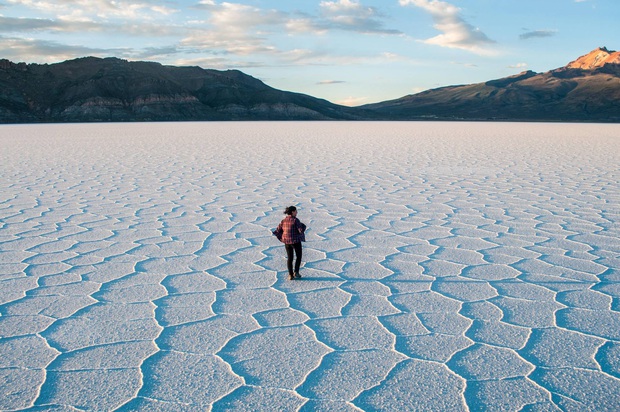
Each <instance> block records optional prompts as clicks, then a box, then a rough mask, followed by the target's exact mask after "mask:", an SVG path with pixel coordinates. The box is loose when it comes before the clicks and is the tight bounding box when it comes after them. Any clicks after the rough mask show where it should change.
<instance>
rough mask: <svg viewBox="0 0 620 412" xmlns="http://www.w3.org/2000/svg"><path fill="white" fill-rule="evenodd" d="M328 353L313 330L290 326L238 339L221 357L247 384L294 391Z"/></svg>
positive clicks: (231, 343) (261, 331) (254, 333)
mask: <svg viewBox="0 0 620 412" xmlns="http://www.w3.org/2000/svg"><path fill="white" fill-rule="evenodd" d="M328 352H329V349H328V348H326V347H325V345H322V344H321V343H319V342H317V341H316V339H315V337H314V333H313V332H312V330H310V329H309V328H307V327H304V326H290V327H279V328H269V329H260V330H258V331H255V332H252V333H248V334H244V335H240V336H237V337H234V338H232V339H231V340H230V341H229V342H228V343H227V345H226V346H225V347H224V348H222V350H221V351H220V352H219V353H218V355H220V356H221V357H222V359H224V360H225V361H226V362H227V363H229V364H230V365H231V367H232V369H233V370H234V371H235V373H236V374H237V375H239V376H242V377H243V380H244V382H245V383H247V384H250V385H256V386H264V387H272V388H285V389H294V388H295V387H297V386H298V385H299V384H301V382H303V381H304V379H305V377H306V376H307V375H308V373H310V371H312V370H314V369H315V368H316V367H317V366H318V365H319V364H320V363H321V359H322V358H323V356H324V355H325V354H326V353H328ZM283 354H285V356H283Z"/></svg>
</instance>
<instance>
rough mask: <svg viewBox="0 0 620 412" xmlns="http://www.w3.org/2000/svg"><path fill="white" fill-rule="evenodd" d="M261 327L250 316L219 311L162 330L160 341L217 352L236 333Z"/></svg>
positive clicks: (176, 348)
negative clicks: (209, 316) (206, 316)
mask: <svg viewBox="0 0 620 412" xmlns="http://www.w3.org/2000/svg"><path fill="white" fill-rule="evenodd" d="M259 328H260V325H259V324H258V323H257V322H256V321H255V320H254V319H253V318H252V317H249V316H239V315H219V316H214V317H212V318H209V319H206V320H204V321H200V322H195V323H189V324H186V325H178V326H168V327H166V328H164V330H163V331H162V332H161V335H160V336H159V338H158V339H157V344H158V346H159V347H160V348H162V349H166V350H171V351H179V352H191V353H198V354H205V355H214V354H216V353H217V352H219V351H220V350H221V349H222V348H223V347H224V346H226V344H227V343H228V341H229V340H230V339H232V338H233V337H235V336H238V335H240V334H245V333H250V332H252V331H255V330H257V329H259Z"/></svg>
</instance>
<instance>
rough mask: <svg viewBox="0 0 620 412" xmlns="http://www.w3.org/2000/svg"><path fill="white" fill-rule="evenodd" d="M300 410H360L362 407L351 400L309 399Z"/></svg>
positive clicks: (326, 411)
mask: <svg viewBox="0 0 620 412" xmlns="http://www.w3.org/2000/svg"><path fill="white" fill-rule="evenodd" d="M298 410H299V411H300V412H310V411H321V412H359V411H360V409H359V408H357V407H355V406H354V405H353V404H351V403H350V402H345V401H331V400H314V399H312V400H309V401H307V402H306V403H304V404H303V405H302V407H301V408H299V409H298Z"/></svg>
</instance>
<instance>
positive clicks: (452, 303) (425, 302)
mask: <svg viewBox="0 0 620 412" xmlns="http://www.w3.org/2000/svg"><path fill="white" fill-rule="evenodd" d="M391 302H392V303H393V304H394V305H395V306H396V307H397V308H399V309H401V310H404V311H408V312H414V313H433V312H458V311H459V309H460V308H461V303H460V302H459V301H457V300H455V299H451V298H448V297H445V296H443V295H441V294H439V293H437V292H433V291H429V292H426V291H425V292H419V293H405V294H400V295H394V296H393V297H392V298H391Z"/></svg>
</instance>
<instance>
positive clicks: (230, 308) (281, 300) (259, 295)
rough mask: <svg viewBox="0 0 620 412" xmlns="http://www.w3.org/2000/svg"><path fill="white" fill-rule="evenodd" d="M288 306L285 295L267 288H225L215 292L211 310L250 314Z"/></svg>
mask: <svg viewBox="0 0 620 412" xmlns="http://www.w3.org/2000/svg"><path fill="white" fill-rule="evenodd" d="M287 307H289V303H288V301H287V299H286V295H285V294H284V293H282V292H280V291H277V290H274V289H271V288H267V289H226V290H221V291H218V292H216V300H215V302H214V303H213V306H212V310H213V311H214V312H215V313H218V314H219V313H226V314H237V315H243V314H247V315H251V314H254V313H259V312H264V311H267V310H272V309H282V308H287Z"/></svg>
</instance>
